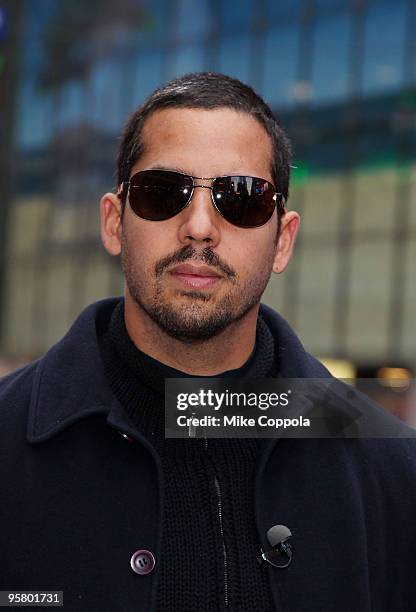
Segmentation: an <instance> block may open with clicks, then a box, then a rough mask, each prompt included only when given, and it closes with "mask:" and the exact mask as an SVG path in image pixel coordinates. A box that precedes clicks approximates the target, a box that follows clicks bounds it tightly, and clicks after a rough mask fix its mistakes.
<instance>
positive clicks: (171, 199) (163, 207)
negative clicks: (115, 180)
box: [129, 170, 192, 221]
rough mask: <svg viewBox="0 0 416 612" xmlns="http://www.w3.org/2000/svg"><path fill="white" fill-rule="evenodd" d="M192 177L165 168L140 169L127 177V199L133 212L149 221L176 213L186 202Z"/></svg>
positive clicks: (190, 188)
mask: <svg viewBox="0 0 416 612" xmlns="http://www.w3.org/2000/svg"><path fill="white" fill-rule="evenodd" d="M191 193H192V179H191V178H190V177H187V176H183V175H182V174H179V173H177V172H169V171H167V170H143V171H142V172H138V173H137V174H134V175H133V176H132V177H131V179H130V190H129V201H130V206H131V208H132V210H133V212H135V213H136V215H138V216H139V217H141V218H142V219H148V220H149V221H165V220H166V219H170V218H171V217H174V216H175V215H177V214H178V213H179V212H180V211H181V210H182V208H184V207H185V206H186V204H187V202H188V201H189V198H190V196H191Z"/></svg>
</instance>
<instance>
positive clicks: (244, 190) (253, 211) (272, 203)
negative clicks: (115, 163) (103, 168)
mask: <svg viewBox="0 0 416 612" xmlns="http://www.w3.org/2000/svg"><path fill="white" fill-rule="evenodd" d="M195 179H198V180H204V181H211V185H209V186H208V185H195ZM197 187H201V188H203V189H210V190H211V199H212V203H213V205H214V208H215V209H216V210H217V211H218V212H219V214H220V215H221V216H222V217H224V219H226V220H227V221H229V223H232V224H233V225H236V226H237V227H245V228H248V227H260V226H261V225H264V224H265V223H267V221H269V219H270V218H271V216H272V215H273V212H274V209H275V208H276V206H277V209H278V212H279V213H280V214H283V213H284V212H285V207H284V204H283V201H284V200H283V196H282V194H281V193H278V192H277V191H276V189H275V187H274V185H273V184H272V183H270V182H269V181H266V180H265V179H262V178H258V177H256V176H219V177H217V178H202V177H198V176H189V175H187V174H182V173H181V172H174V171H171V170H142V171H140V172H137V173H136V174H134V175H133V176H132V177H131V178H130V180H129V181H124V182H123V184H122V190H121V192H120V193H119V194H118V195H119V197H120V198H121V199H122V200H124V198H125V197H126V195H127V194H128V196H129V202H130V206H131V209H132V210H133V212H134V213H135V214H136V215H137V216H138V217H141V218H142V219H147V220H149V221H166V220H167V219H171V218H172V217H174V216H175V215H177V214H179V213H180V212H181V211H182V210H183V209H184V208H185V207H186V206H188V204H189V203H190V201H191V199H192V195H193V193H194V189H196V188H197Z"/></svg>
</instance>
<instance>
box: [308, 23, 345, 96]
mask: <svg viewBox="0 0 416 612" xmlns="http://www.w3.org/2000/svg"><path fill="white" fill-rule="evenodd" d="M350 27H351V24H350V20H349V18H348V17H347V15H336V16H334V17H323V18H322V19H318V21H317V22H316V24H315V29H314V47H313V68H312V100H313V102H315V103H321V102H323V103H325V102H328V101H333V100H337V99H341V98H343V97H345V94H346V90H347V79H348V59H349V58H348V55H349V49H348V47H349V44H348V43H349V41H350Z"/></svg>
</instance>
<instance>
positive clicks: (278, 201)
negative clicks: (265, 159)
mask: <svg viewBox="0 0 416 612" xmlns="http://www.w3.org/2000/svg"><path fill="white" fill-rule="evenodd" d="M144 172H166V173H169V174H176V175H179V176H184V177H186V178H187V179H192V189H191V191H190V194H189V197H188V200H187V201H186V203H185V204H184V206H183V207H182V208H181V209H180V210H178V212H177V213H175V214H174V215H172V216H171V217H168V218H167V219H163V220H164V221H167V220H168V219H173V217H176V215H178V214H179V213H180V212H182V211H183V210H185V208H186V207H187V206H189V204H190V203H191V201H192V197H193V195H194V191H195V189H196V188H197V187H202V188H203V189H209V190H210V191H211V201H212V204H213V206H214V208H215V210H216V211H217V212H218V214H219V215H221V217H222V218H223V219H225V220H226V221H227V222H228V223H231V225H234V226H235V227H241V228H243V229H250V228H256V227H262V226H263V225H266V223H268V222H269V221H270V219H271V218H272V216H273V213H272V214H271V215H270V217H269V219H267V221H265V222H264V223H261V224H260V225H241V226H240V225H236V224H235V223H232V221H229V220H228V219H227V218H226V217H225V216H224V215H223V213H222V212H221V211H220V210H219V208H218V206H217V203H216V201H215V198H214V182H215V181H216V180H218V179H222V178H236V177H244V178H251V179H258V180H260V181H265V182H266V183H269V184H270V185H271V186H272V187H273V189H274V192H275V193H274V196H273V198H274V200H275V207H276V208H277V211H278V213H280V214H281V215H284V214H285V213H286V208H285V204H284V202H285V200H284V197H283V194H282V193H280V192H278V191H276V187H275V186H274V185H273V183H272V182H271V181H269V180H267V179H264V178H261V177H259V176H248V175H243V174H241V175H239V174H224V175H222V176H215V177H203V176H192V174H185V173H184V172H179V171H177V170H162V169H160V170H158V169H157V168H152V169H151V170H140V171H139V172H136V173H135V174H133V177H134V176H136V175H137V174H142V173H144ZM133 177H131V178H133ZM195 180H198V181H212V182H211V185H195ZM130 186H131V179H130V180H129V181H123V182H122V184H121V192H119V193H118V194H117V195H118V196H119V198H122V199H124V197H126V196H127V195H128V191H129V189H130ZM278 196H281V197H280V198H278ZM132 210H133V209H132ZM133 212H134V210H133ZM135 214H137V213H135ZM138 216H140V215H138ZM140 218H144V217H140Z"/></svg>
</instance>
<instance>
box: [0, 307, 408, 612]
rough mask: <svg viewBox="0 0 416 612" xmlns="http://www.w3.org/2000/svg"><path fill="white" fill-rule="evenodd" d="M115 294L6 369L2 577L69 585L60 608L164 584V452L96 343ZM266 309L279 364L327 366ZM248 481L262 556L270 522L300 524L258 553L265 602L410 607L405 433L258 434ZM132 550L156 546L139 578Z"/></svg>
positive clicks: (127, 598)
mask: <svg viewBox="0 0 416 612" xmlns="http://www.w3.org/2000/svg"><path fill="white" fill-rule="evenodd" d="M116 302H117V299H108V300H103V301H101V302H97V303H95V304H92V305H90V306H89V307H88V308H86V309H85V310H84V311H83V312H82V313H81V315H80V316H79V317H78V319H77V320H76V321H75V323H74V324H73V326H72V327H71V329H70V330H69V332H68V333H67V335H66V336H65V337H64V338H63V339H62V340H60V341H59V342H58V343H57V344H56V345H55V346H53V347H52V348H51V349H50V350H49V351H48V352H47V353H46V355H45V356H44V357H42V358H41V359H39V360H38V361H36V362H34V363H31V364H29V365H27V366H25V367H24V368H22V369H20V370H18V371H17V372H15V373H13V374H11V375H9V376H7V377H5V378H4V379H2V381H1V382H0V453H1V457H0V487H1V504H0V555H1V557H0V559H1V560H0V590H47V589H49V590H63V591H64V609H65V610H67V611H72V610H74V611H75V610H77V611H78V610H81V611H83V610H91V611H94V612H96V611H98V610H100V611H101V610H105V611H120V610H122V611H123V612H129V611H131V612H133V611H134V612H138V611H147V610H153V609H154V602H155V593H156V589H157V584H158V568H159V567H160V564H159V563H158V560H159V559H160V555H161V539H162V530H161V526H162V518H163V513H164V511H169V509H168V508H164V503H163V479H162V474H161V465H160V460H159V457H158V456H157V454H156V453H155V452H154V450H153V448H152V447H151V446H150V444H149V443H148V442H147V441H146V439H145V438H144V437H143V436H142V435H141V434H140V433H138V432H137V431H136V430H135V429H134V428H133V427H132V426H131V425H130V424H129V422H128V420H127V418H126V417H125V416H124V414H123V410H122V408H121V406H120V405H119V403H118V401H117V400H116V399H115V397H114V396H113V395H112V393H111V390H110V388H109V386H108V384H107V382H106V379H105V376H104V372H103V367H102V362H101V359H100V353H99V348H98V344H97V330H99V329H100V328H102V327H103V325H105V324H106V321H108V318H109V316H110V314H111V311H112V309H113V308H114V306H115V304H116ZM261 313H262V315H263V317H264V318H265V320H266V322H267V323H268V325H269V326H270V328H271V329H272V332H273V334H274V337H275V341H276V344H277V345H278V347H279V358H280V359H281V363H282V365H283V374H284V376H286V377H291V376H292V377H315V378H316V377H325V376H328V373H327V371H326V370H325V368H323V366H322V365H321V364H320V363H319V362H318V361H316V360H315V359H314V358H313V357H311V356H310V355H309V354H308V353H307V352H306V351H305V350H304V349H303V347H302V345H301V343H300V342H299V340H298V339H297V337H296V336H295V334H294V333H293V331H292V330H291V329H290V328H289V326H288V325H287V323H285V321H284V320H283V319H282V318H281V317H280V316H279V315H278V314H277V313H275V312H274V311H272V310H271V309H270V308H267V307H266V306H263V305H262V306H261ZM120 432H121V433H124V434H127V435H128V436H129V437H130V438H131V439H132V442H130V441H128V440H127V439H126V438H125V437H123V436H122V435H120ZM255 482H256V485H255V496H254V504H255V513H256V521H257V537H258V544H259V550H258V551H256V554H258V553H259V552H260V548H261V547H262V548H263V549H267V548H268V546H267V541H266V532H267V530H268V529H269V528H270V527H271V526H272V525H275V524H285V525H287V526H288V527H289V528H290V529H291V530H292V532H293V534H294V535H293V538H292V547H293V551H294V552H293V561H292V564H291V565H290V566H289V567H288V568H286V569H277V568H274V567H272V566H270V565H268V564H264V565H263V566H262V570H264V571H265V572H267V573H268V575H269V579H270V585H271V589H272V592H273V599H274V602H275V610H285V611H286V610H287V611H294V612H301V611H302V612H303V611H305V612H306V611H307V612H311V611H312V612H316V611H325V612H334V611H337V612H357V611H358V612H370V611H371V612H380V611H387V610H389V611H390V610H391V611H392V610H394V611H395V612H400V611H406V612H408V611H410V610H416V577H415V576H416V574H415V559H416V520H415V508H416V450H415V441H414V440H397V439H391V440H359V439H355V440H348V439H338V440H329V439H321V440H295V439H284V440H283V439H280V440H278V439H276V440H265V441H264V447H263V452H262V453H261V456H260V459H259V461H258V465H257V466H256V481H255ZM241 537H244V534H242V536H241ZM137 549H148V550H150V551H152V552H153V553H154V556H155V558H156V566H155V569H154V570H153V572H151V573H150V574H148V575H147V576H140V575H138V574H136V573H134V572H133V571H132V569H131V567H130V558H131V555H132V554H133V553H134V551H136V550H137ZM180 579H181V575H180V565H178V580H180ZM183 612H190V611H185V610H184V611H183ZM253 612H254V611H253Z"/></svg>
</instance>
